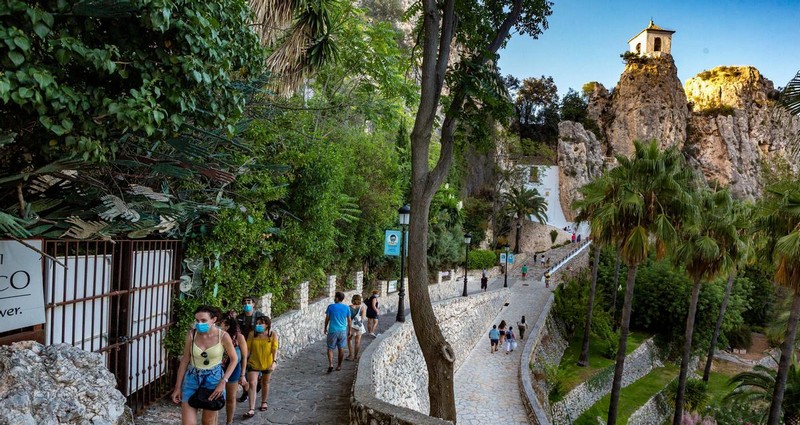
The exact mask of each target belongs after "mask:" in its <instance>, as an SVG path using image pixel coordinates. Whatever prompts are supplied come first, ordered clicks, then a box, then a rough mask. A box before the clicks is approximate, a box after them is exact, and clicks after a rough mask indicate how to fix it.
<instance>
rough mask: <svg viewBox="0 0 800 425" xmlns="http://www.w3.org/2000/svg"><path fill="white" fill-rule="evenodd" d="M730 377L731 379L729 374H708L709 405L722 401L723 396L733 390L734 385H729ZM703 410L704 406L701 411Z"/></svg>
mask: <svg viewBox="0 0 800 425" xmlns="http://www.w3.org/2000/svg"><path fill="white" fill-rule="evenodd" d="M729 379H731V376H729V375H726V374H723V373H719V372H711V375H709V376H708V403H707V405H708V406H710V405H712V404H713V403H714V402H721V401H722V399H723V397H725V396H726V395H728V393H730V392H731V391H732V390H733V388H734V386H733V385H728V380H729ZM703 410H704V409H703V408H701V409H700V411H701V412H702V411H703Z"/></svg>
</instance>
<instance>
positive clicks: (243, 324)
mask: <svg viewBox="0 0 800 425" xmlns="http://www.w3.org/2000/svg"><path fill="white" fill-rule="evenodd" d="M263 315H264V313H262V312H260V311H254V312H253V314H251V315H250V316H248V315H246V314H244V313H242V314H240V315H238V316H236V321H237V322H239V332H241V333H242V335H244V337H245V338H247V337H249V336H250V332H252V331H253V329H255V327H256V319H258V318H259V317H261V316H263Z"/></svg>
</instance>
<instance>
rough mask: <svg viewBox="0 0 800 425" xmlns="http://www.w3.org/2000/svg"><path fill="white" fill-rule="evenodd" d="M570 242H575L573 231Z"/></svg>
mask: <svg viewBox="0 0 800 425" xmlns="http://www.w3.org/2000/svg"><path fill="white" fill-rule="evenodd" d="M572 243H575V233H574V232H573V233H572Z"/></svg>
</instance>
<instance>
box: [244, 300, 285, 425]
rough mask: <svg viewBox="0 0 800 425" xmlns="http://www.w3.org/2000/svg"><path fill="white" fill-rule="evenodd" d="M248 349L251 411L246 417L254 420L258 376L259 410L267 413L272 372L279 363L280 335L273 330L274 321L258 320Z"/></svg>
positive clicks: (250, 337) (265, 317) (251, 333)
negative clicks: (259, 384) (259, 387)
mask: <svg viewBox="0 0 800 425" xmlns="http://www.w3.org/2000/svg"><path fill="white" fill-rule="evenodd" d="M247 347H248V349H249V350H250V355H249V357H248V360H247V381H248V383H249V387H248V391H249V395H248V399H249V400H250V410H248V411H247V413H245V414H244V417H245V418H252V417H253V416H255V414H256V411H255V408H256V388H257V387H258V376H259V374H261V408H259V409H258V410H260V411H262V412H266V411H267V396H268V395H269V381H270V380H271V379H272V371H273V370H275V366H277V363H278V334H276V333H275V331H273V330H272V320H271V319H270V318H269V317H267V316H261V317H259V318H257V319H256V326H255V329H254V330H253V331H252V332H250V336H248V338H247Z"/></svg>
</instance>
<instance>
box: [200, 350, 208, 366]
mask: <svg viewBox="0 0 800 425" xmlns="http://www.w3.org/2000/svg"><path fill="white" fill-rule="evenodd" d="M200 357H202V358H204V359H205V360H203V364H204V365H205V366H208V363H209V361H208V353H206V352H205V351H203V352H202V353H200Z"/></svg>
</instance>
